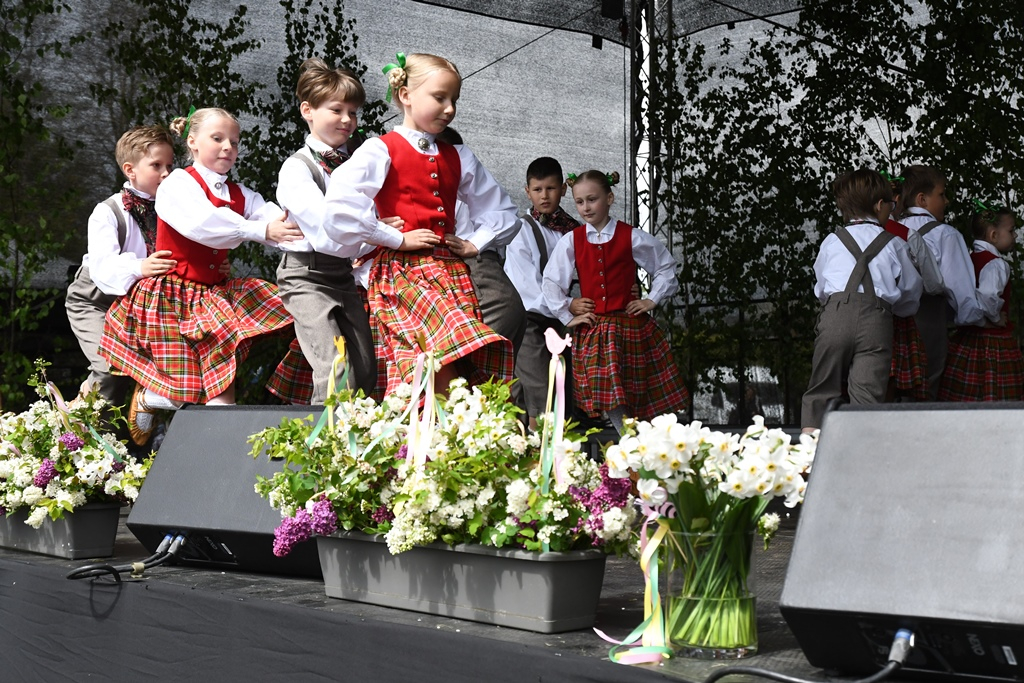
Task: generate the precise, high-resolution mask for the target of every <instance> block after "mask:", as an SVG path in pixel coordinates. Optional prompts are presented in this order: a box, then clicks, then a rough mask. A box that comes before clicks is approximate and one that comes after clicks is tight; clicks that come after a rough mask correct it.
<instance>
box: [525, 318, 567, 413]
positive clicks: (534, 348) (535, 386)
mask: <svg viewBox="0 0 1024 683" xmlns="http://www.w3.org/2000/svg"><path fill="white" fill-rule="evenodd" d="M549 327H553V328H554V329H555V331H556V332H561V331H562V323H561V322H559V321H558V320H556V319H555V318H548V317H547V316H543V315H541V314H539V313H527V314H526V332H525V334H524V335H523V344H522V346H520V347H519V355H518V356H516V378H517V379H518V380H519V381H518V382H517V383H516V386H520V387H522V389H521V391H522V394H523V403H524V404H525V405H526V412H527V415H528V416H529V417H533V418H536V417H537V416H539V415H541V414H543V413H544V409H545V408H546V407H547V400H548V367H549V365H550V363H551V352H550V351H548V347H547V341H546V340H545V339H544V332H545V331H546V330H547V329H548V328H549ZM562 357H563V358H564V359H565V396H566V406H565V410H564V415H565V416H566V417H568V416H569V415H571V414H572V410H571V408H570V405H569V404H570V403H571V394H572V374H571V373H572V357H571V356H570V355H569V350H568V349H566V350H565V352H563V354H562Z"/></svg>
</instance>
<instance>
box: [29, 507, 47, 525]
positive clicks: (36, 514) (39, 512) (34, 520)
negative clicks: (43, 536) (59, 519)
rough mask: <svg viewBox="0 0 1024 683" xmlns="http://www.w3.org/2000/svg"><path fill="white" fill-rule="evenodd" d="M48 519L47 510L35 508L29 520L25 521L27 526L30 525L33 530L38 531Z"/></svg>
mask: <svg viewBox="0 0 1024 683" xmlns="http://www.w3.org/2000/svg"><path fill="white" fill-rule="evenodd" d="M46 517H47V512H46V508H35V509H34V510H32V512H31V513H30V514H29V516H28V519H26V520H25V524H28V525H29V526H30V527H32V528H33V529H38V528H39V527H41V526H42V525H43V522H44V521H45V520H46Z"/></svg>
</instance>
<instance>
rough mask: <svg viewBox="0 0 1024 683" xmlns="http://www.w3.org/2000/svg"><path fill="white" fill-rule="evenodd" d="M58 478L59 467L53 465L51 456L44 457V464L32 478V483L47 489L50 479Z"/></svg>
mask: <svg viewBox="0 0 1024 683" xmlns="http://www.w3.org/2000/svg"><path fill="white" fill-rule="evenodd" d="M62 438H63V437H62ZM56 478H57V468H56V467H54V466H53V461H52V460H50V459H49V458H44V459H43V464H42V465H40V466H39V471H38V472H36V476H35V477H33V478H32V483H33V484H35V485H36V486H38V487H39V488H41V489H45V488H46V485H47V484H49V483H50V480H52V479H56Z"/></svg>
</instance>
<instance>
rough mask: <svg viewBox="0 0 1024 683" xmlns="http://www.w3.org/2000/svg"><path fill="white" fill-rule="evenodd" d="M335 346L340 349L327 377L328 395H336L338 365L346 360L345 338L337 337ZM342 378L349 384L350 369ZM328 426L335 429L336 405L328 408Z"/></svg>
mask: <svg viewBox="0 0 1024 683" xmlns="http://www.w3.org/2000/svg"><path fill="white" fill-rule="evenodd" d="M334 348H335V349H337V350H338V355H336V356H335V357H334V362H333V363H331V376H330V377H328V378H327V395H328V396H334V376H335V375H337V374H338V366H339V365H341V364H342V363H344V362H345V338H344V337H335V338H334ZM342 379H344V380H346V382H345V383H346V385H347V384H348V382H347V380H348V370H347V369H346V370H345V377H343V378H342ZM327 426H328V427H330V428H331V429H332V430H333V429H334V406H329V407H328V408H327Z"/></svg>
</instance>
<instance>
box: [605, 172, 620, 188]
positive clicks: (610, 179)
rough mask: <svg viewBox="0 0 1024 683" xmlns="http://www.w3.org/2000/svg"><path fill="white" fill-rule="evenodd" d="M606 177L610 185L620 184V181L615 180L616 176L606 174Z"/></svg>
mask: <svg viewBox="0 0 1024 683" xmlns="http://www.w3.org/2000/svg"><path fill="white" fill-rule="evenodd" d="M604 177H605V178H607V179H608V184H609V185H615V183H616V182H618V181H616V180H615V176H614V175H612V174H611V173H605V174H604Z"/></svg>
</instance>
